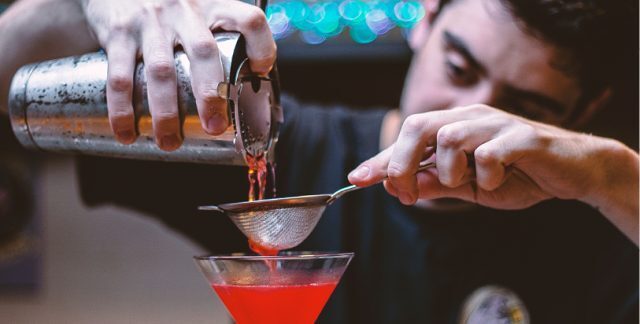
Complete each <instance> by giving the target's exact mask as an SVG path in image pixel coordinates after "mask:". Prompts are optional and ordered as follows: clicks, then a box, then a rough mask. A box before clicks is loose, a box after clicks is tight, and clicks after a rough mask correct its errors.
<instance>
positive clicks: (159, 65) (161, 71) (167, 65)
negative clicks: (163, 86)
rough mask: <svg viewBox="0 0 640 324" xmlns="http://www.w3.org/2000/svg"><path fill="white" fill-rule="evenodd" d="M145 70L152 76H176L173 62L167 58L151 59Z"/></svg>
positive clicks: (168, 77)
mask: <svg viewBox="0 0 640 324" xmlns="http://www.w3.org/2000/svg"><path fill="white" fill-rule="evenodd" d="M147 71H149V72H148V73H149V75H150V76H151V77H152V78H155V79H159V80H169V79H175V78H176V70H175V66H174V65H173V62H169V61H167V60H157V61H152V62H150V63H149V65H148V66H147Z"/></svg>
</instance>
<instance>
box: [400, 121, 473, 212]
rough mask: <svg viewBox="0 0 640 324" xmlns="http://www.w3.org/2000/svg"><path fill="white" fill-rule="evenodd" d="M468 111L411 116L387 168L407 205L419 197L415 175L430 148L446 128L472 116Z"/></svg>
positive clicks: (401, 132) (403, 127) (405, 123)
mask: <svg viewBox="0 0 640 324" xmlns="http://www.w3.org/2000/svg"><path fill="white" fill-rule="evenodd" d="M464 112H465V109H454V110H451V111H433V112H428V113H423V114H417V115H411V116H409V117H407V119H406V120H405V122H404V123H403V125H402V128H401V130H400V134H399V135H398V140H397V141H396V144H395V145H394V149H393V152H392V154H391V158H390V159H389V165H388V168H387V173H388V175H389V180H390V181H391V182H392V183H393V184H394V186H395V187H396V188H397V189H398V191H399V197H400V200H401V201H402V202H403V203H406V204H412V203H414V202H415V200H416V199H417V197H418V189H417V185H416V180H415V173H416V171H417V169H418V165H419V163H420V161H421V160H422V157H423V155H424V152H425V150H426V148H427V146H430V145H433V144H434V143H435V142H436V136H435V135H436V134H437V132H438V130H439V129H440V128H441V127H442V126H444V125H446V124H449V123H453V122H456V121H459V120H466V119H468V118H470V117H471V116H470V115H467V114H465V113H464ZM436 151H437V149H436Z"/></svg>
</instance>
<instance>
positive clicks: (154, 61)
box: [142, 7, 182, 151]
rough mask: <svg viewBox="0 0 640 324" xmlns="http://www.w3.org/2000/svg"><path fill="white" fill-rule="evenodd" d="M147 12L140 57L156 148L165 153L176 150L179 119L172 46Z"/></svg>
mask: <svg viewBox="0 0 640 324" xmlns="http://www.w3.org/2000/svg"><path fill="white" fill-rule="evenodd" d="M153 10H155V9H154V8H152V7H151V8H149V9H148V11H147V13H148V14H149V19H147V25H146V26H145V29H144V30H143V33H142V55H143V60H144V62H145V76H146V78H147V97H148V100H149V110H150V112H151V118H152V123H153V133H154V136H155V138H156V143H157V144H158V146H159V147H160V148H161V149H162V150H165V151H173V150H175V149H177V148H178V147H180V145H181V143H182V138H181V135H180V118H179V113H178V96H177V81H176V69H175V63H174V58H173V44H172V42H170V41H169V39H167V37H166V36H165V35H164V34H163V33H162V30H161V28H160V24H159V22H158V19H157V16H156V15H155V13H154V12H153Z"/></svg>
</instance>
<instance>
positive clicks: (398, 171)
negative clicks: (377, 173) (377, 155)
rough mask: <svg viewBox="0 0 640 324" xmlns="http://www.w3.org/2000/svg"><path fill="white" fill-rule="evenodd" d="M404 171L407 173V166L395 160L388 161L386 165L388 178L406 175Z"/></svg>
mask: <svg viewBox="0 0 640 324" xmlns="http://www.w3.org/2000/svg"><path fill="white" fill-rule="evenodd" d="M406 173H407V168H406V167H404V166H403V165H402V164H400V163H398V162H395V161H390V162H389V165H388V166H387V175H388V176H389V178H390V179H399V178H402V177H403V176H404V175H406Z"/></svg>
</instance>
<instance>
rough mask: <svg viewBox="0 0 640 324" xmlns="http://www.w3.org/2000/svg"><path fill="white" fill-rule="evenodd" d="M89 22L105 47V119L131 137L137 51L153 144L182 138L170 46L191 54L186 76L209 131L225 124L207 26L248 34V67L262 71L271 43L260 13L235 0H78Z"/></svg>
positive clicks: (270, 59)
mask: <svg viewBox="0 0 640 324" xmlns="http://www.w3.org/2000/svg"><path fill="white" fill-rule="evenodd" d="M82 2H83V8H84V12H85V15H86V17H87V20H88V23H89V25H90V26H91V28H92V29H93V32H94V34H95V35H96V37H97V39H98V42H99V43H100V45H101V46H102V47H103V48H104V49H105V51H106V52H107V57H108V62H109V69H108V82H107V104H108V109H109V121H110V122H111V127H112V129H113V131H114V133H115V134H116V137H117V138H118V140H119V141H120V142H122V143H132V142H133V141H135V138H136V134H135V127H134V114H133V107H132V93H133V75H134V68H135V63H136V59H137V58H139V57H142V60H143V61H144V63H145V67H146V68H145V72H146V78H147V82H148V99H149V106H150V107H149V108H150V111H151V115H152V119H153V129H154V135H155V138H156V142H157V144H158V145H159V146H160V148H161V149H163V150H167V151H171V150H175V149H177V148H178V147H179V146H180V145H181V143H182V138H181V137H180V122H179V115H178V100H177V86H176V83H177V81H176V70H175V65H174V60H173V53H174V49H175V48H176V47H177V46H181V47H182V48H183V49H184V51H185V53H186V54H187V57H188V58H189V60H190V62H191V84H192V87H193V93H194V95H195V98H196V104H197V107H198V112H199V115H200V120H201V122H202V127H203V128H204V130H205V131H206V132H207V133H209V134H219V133H222V132H223V131H224V130H225V129H226V128H227V126H228V116H227V109H226V101H225V100H223V99H222V98H220V97H219V95H218V92H217V85H218V83H219V82H222V81H223V79H224V75H223V71H222V65H221V62H220V57H219V52H218V48H217V45H216V42H215V40H214V38H213V35H212V32H211V31H212V30H226V31H238V32H240V33H242V34H243V35H244V37H245V39H246V40H247V55H248V57H249V62H250V65H251V69H252V70H253V71H254V72H256V73H262V74H266V73H268V72H269V70H270V69H271V66H272V65H273V63H274V61H275V57H276V45H275V42H274V40H273V38H272V36H271V31H270V30H269V27H268V25H267V20H266V17H265V15H264V13H263V12H262V11H261V10H260V9H259V8H257V7H255V6H252V5H249V4H246V3H243V2H240V1H235V0H199V1H196V0H193V1H187V0H156V1H149V0H147V1H144V0H110V1H105V0H83V1H82Z"/></svg>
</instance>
